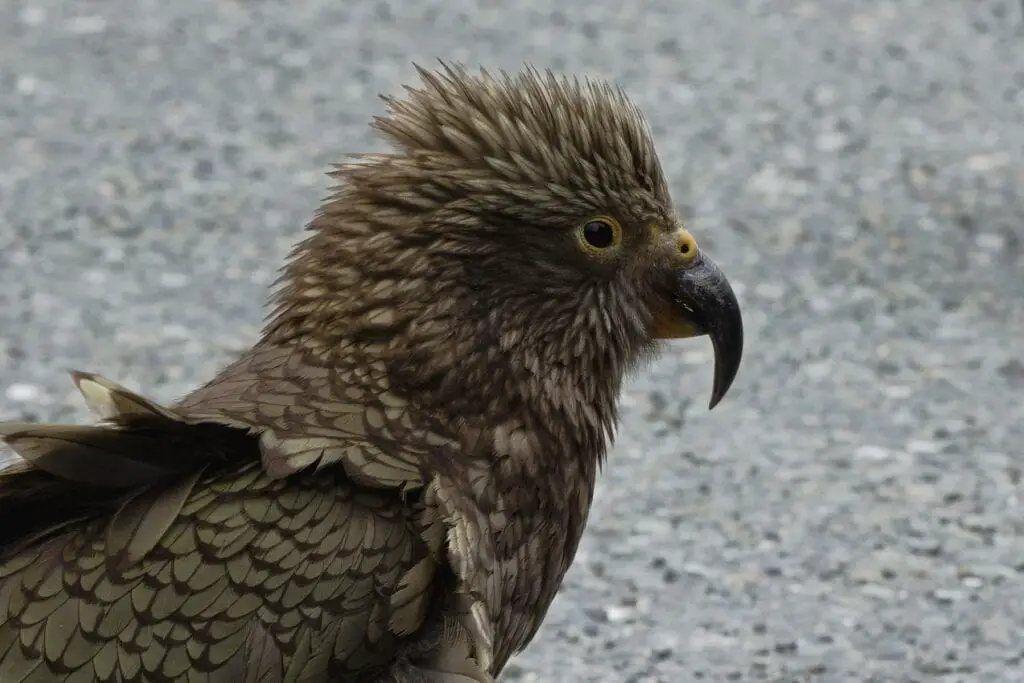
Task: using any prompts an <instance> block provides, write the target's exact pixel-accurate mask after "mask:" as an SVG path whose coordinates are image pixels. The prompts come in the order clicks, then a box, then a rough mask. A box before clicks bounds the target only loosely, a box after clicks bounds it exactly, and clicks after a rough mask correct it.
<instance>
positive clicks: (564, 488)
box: [0, 62, 743, 683]
mask: <svg viewBox="0 0 1024 683" xmlns="http://www.w3.org/2000/svg"><path fill="white" fill-rule="evenodd" d="M417 70H418V72H419V75H420V79H421V80H420V83H419V84H418V85H417V86H415V87H410V88H407V92H406V93H405V94H404V95H403V96H401V97H385V98H384V100H385V103H386V113H385V114H384V115H382V116H380V117H378V118H376V119H374V123H373V124H372V125H373V128H374V129H375V130H376V131H377V132H378V133H379V134H381V135H382V137H383V138H384V139H385V140H386V141H387V142H388V143H390V147H389V149H388V151H387V153H370V154H362V155H356V156H354V157H352V158H351V159H350V160H348V161H347V162H345V163H342V164H340V165H338V166H335V167H332V170H331V174H330V175H331V176H332V177H333V178H334V179H335V180H336V181H337V186H336V187H334V188H332V190H331V193H332V194H330V196H329V197H328V198H327V199H326V200H325V201H324V203H323V204H322V206H321V207H320V208H319V210H318V212H317V213H316V214H315V216H314V217H313V219H312V220H311V222H310V223H309V225H308V231H307V233H306V235H305V238H304V239H303V240H302V241H301V242H300V243H299V244H298V245H297V246H296V247H295V249H294V251H293V252H292V253H291V255H290V256H289V258H288V261H287V263H286V264H285V266H284V268H283V270H282V274H281V277H280V279H279V280H278V282H277V283H276V285H275V287H274V291H273V294H272V298H271V310H270V313H269V315H268V316H267V319H266V322H265V326H264V328H263V330H262V332H261V334H260V336H259V338H258V340H257V341H256V343H255V344H254V345H253V346H252V348H250V349H249V350H247V351H245V352H244V353H242V354H240V356H239V357H238V358H237V359H236V360H234V362H231V363H230V364H228V365H227V366H226V367H225V368H224V369H223V370H222V371H221V372H220V373H219V374H217V375H216V376H215V377H214V378H213V379H212V380H210V381H209V382H207V383H206V384H204V385H202V386H200V387H199V388H198V389H196V390H195V391H193V392H192V393H190V394H188V395H187V396H185V397H184V398H182V399H181V400H179V401H177V402H175V403H173V404H166V405H162V404H160V403H158V402H155V401H153V400H150V399H148V398H145V397H143V396H141V395H138V394H136V393H134V392H133V391H130V390H128V389H127V388H125V387H122V386H119V385H117V384H115V383H114V382H112V381H110V380H108V379H105V378H104V377H101V376H99V375H95V374H91V373H86V372H74V373H72V378H73V381H74V383H75V385H76V386H77V388H78V389H79V391H80V392H81V394H82V397H83V398H84V401H85V403H86V404H87V405H88V407H89V408H90V410H91V411H92V412H93V413H95V415H96V417H97V420H96V422H95V424H91V425H62V424H37V423H31V422H20V423H0V436H2V438H3V439H4V441H6V443H7V444H8V445H9V446H10V447H11V448H12V449H13V450H14V451H15V452H16V453H17V454H19V455H20V456H21V457H20V458H19V459H17V460H16V461H15V464H14V465H12V466H10V467H8V468H7V469H6V470H4V471H3V473H2V475H0V681H2V683H29V682H32V683H45V682H48V681H63V682H65V683H93V682H99V681H117V682H119V683H129V682H131V683H135V682H140V683H141V682H147V683H179V682H180V683H186V682H187V683H200V682H202V683H284V682H286V681H288V682H292V681H295V682H299V681H302V682H305V683H427V682H431V683H485V682H492V681H495V680H496V678H497V677H498V676H499V674H500V673H501V671H502V670H503V668H504V667H505V666H506V664H507V662H508V660H509V658H510V657H511V656H512V655H513V654H515V653H517V652H519V651H521V650H522V649H523V648H524V647H525V646H526V645H527V644H528V643H529V642H530V641H531V639H532V638H533V637H534V636H535V634H536V633H537V630H538V628H539V626H540V625H541V622H542V621H543V619H544V616H545V614H546V612H547V610H548V608H549V606H550V605H551V602H552V599H553V598H554V597H555V594H556V593H557V592H558V589H559V586H560V584H561V582H562V580H563V577H564V576H565V574H566V571H567V570H568V569H569V566H570V564H571V563H572V561H573V557H574V555H575V553H576V550H577V546H578V544H579V542H580V537H581V535H582V534H583V530H584V526H585V525H586V522H587V516H588V513H589V510H590V506H591V502H592V499H593V495H594V487H595V480H596V477H597V475H598V471H599V470H600V468H601V466H602V464H603V462H604V460H605V458H606V455H607V453H608V451H609V448H610V444H611V442H612V438H613V434H614V430H615V427H616V423H617V403H618V396H619V393H620V389H621V387H622V385H623V382H624V379H625V378H626V377H628V375H629V373H630V372H631V371H632V370H634V369H636V368H638V367H639V366H640V365H641V364H643V363H644V362H646V361H649V360H650V359H652V358H653V357H654V356H655V355H656V353H657V352H658V351H659V349H661V348H662V346H664V345H665V343H666V341H665V340H669V339H680V338H686V337H696V336H702V335H707V336H708V337H710V341H711V343H712V346H713V349H714V351H715V361H714V371H713V382H712V395H711V406H712V407H714V405H715V404H716V403H717V402H718V401H720V400H721V399H722V397H723V395H725V393H726V391H727V390H728V389H729V387H730V385H731V383H732V381H733V379H734V377H735V375H736V373H737V369H738V367H739V363H740V357H741V354H742V344H743V341H742V321H741V315H740V310H739V305H738V303H737V300H736V297H735V295H734V293H733V290H732V288H731V287H730V285H729V283H728V281H727V279H726V278H725V276H724V275H723V273H722V271H721V270H720V269H719V268H718V267H717V266H716V265H715V264H714V263H713V262H712V260H711V259H710V258H709V257H708V256H707V254H705V253H704V251H702V250H701V249H700V248H698V246H697V242H696V241H695V239H694V237H693V235H692V234H691V233H690V232H688V231H687V229H686V228H684V226H683V224H682V221H681V219H680V217H679V215H678V213H677V212H676V211H675V209H674V208H673V203H672V200H671V198H670V195H669V190H668V185H667V181H666V177H665V174H664V172H663V169H662V166H661V164H660V162H659V160H658V156H657V154H656V153H655V146H654V144H653V142H652V135H651V132H650V129H649V126H648V124H647V123H646V122H645V119H644V116H643V115H642V114H641V112H640V111H639V109H638V108H637V107H636V106H635V105H634V104H632V103H631V101H630V100H629V99H628V98H627V96H626V95H625V94H624V93H623V91H622V90H621V89H619V88H617V87H614V86H612V85H609V84H607V83H603V82H599V81H594V80H582V81H581V80H580V79H569V78H567V77H563V76H558V75H554V74H552V73H551V72H549V71H545V72H541V71H539V70H537V69H534V68H532V67H524V69H523V70H522V71H521V72H519V73H513V74H508V73H505V72H501V73H498V74H492V73H488V72H487V71H484V70H480V71H470V70H467V69H466V68H465V67H462V66H458V65H449V64H446V63H443V62H442V63H441V64H440V66H438V67H437V68H436V69H434V70H429V69H425V68H422V67H417ZM679 381H681V382H686V383H689V382H692V381H693V378H691V377H689V376H681V377H680V378H679Z"/></svg>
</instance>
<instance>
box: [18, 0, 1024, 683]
mask: <svg viewBox="0 0 1024 683" xmlns="http://www.w3.org/2000/svg"><path fill="white" fill-rule="evenodd" d="M552 6H553V7H555V9H548V7H552ZM435 57H443V58H446V59H451V60H457V61H463V62H465V63H467V64H470V65H478V64H482V65H485V66H487V67H490V68H496V67H505V68H509V69H517V68H518V67H519V66H520V65H521V64H522V62H524V61H530V62H533V63H534V64H536V65H537V66H540V67H554V68H556V69H558V70H560V71H566V72H570V73H573V74H588V75H592V76H599V77H607V78H611V79H613V80H615V81H616V82H618V83H620V84H622V85H623V86H624V87H625V88H626V89H627V91H628V92H629V93H630V94H631V95H632V97H633V98H634V99H635V100H636V101H637V102H638V103H639V104H640V105H641V106H642V107H643V109H644V110H645V111H646V112H647V114H648V116H649V118H650V120H651V122H652V124H653V127H654V129H655V132H656V135H657V138H658V143H659V146H660V153H661V158H662V160H663V162H664V164H665V166H666V169H667V171H668V173H669V174H670V176H671V178H672V181H673V185H674V191H675V195H676V197H677V201H678V203H679V205H680V208H681V210H682V211H683V212H684V215H686V216H687V217H688V219H689V224H690V227H691V229H692V230H693V232H694V233H695V234H696V235H697V236H698V239H699V240H700V241H701V243H702V245H703V246H704V247H706V248H707V249H708V250H709V251H710V252H711V253H712V254H713V256H714V257H715V258H716V260H718V261H719V263H720V264H721V265H722V266H723V267H724V268H725V269H726V271H727V272H728V273H729V275H730V277H731V278H732V280H733V282H734V283H736V285H737V286H738V287H739V295H740V298H741V300H742V303H743V305H744V307H745V315H746V323H747V330H748V333H747V334H748V336H747V338H748V342H747V349H748V350H747V355H746V358H745V360H744V365H743V368H742V370H741V373H740V377H739V380H738V385H737V386H736V387H735V389H734V390H733V392H732V393H731V394H730V395H729V397H728V398H727V399H726V401H725V402H724V403H723V404H722V405H721V406H720V407H719V408H718V409H716V410H715V411H714V412H713V413H709V412H707V410H706V401H707V397H708V390H709V386H710V377H711V368H710V366H709V363H710V360H711V354H710V347H709V344H708V343H707V342H706V341H705V340H693V341H689V342H682V343H678V344H676V345H674V346H673V347H672V348H671V350H670V352H669V353H667V354H666V355H665V357H664V358H663V359H662V360H661V361H660V362H658V363H657V364H656V365H654V366H653V367H651V368H649V369H648V370H647V371H645V372H643V373H642V374H641V375H639V376H637V377H636V378H635V379H634V380H633V381H632V382H631V383H630V385H629V388H628V390H627V392H626V393H625V395H624V397H623V401H624V404H625V408H624V411H623V423H622V429H621V432H620V436H619V440H618V444H617V447H616V449H615V453H614V457H613V458H612V459H611V462H610V465H609V467H608V468H607V469H606V472H605V477H604V479H603V482H602V485H601V489H600V492H599V496H598V499H597V502H596V509H595V513H594V516H593V518H592V523H591V524H590V526H589V528H588V532H587V535H586V539H585V541H584V543H583V546H582V549H581V551H580V554H579V556H578V560H577V562H576V565H575V566H574V568H573V570H572V572H571V574H570V575H569V577H568V580H567V583H566V585H565V587H564V590H563V592H562V594H561V596H560V598H559V599H558V601H557V602H556V604H555V606H554V607H553V608H552V611H551V613H550V618H549V619H548V621H547V623H546V625H545V626H544V628H543V630H542V631H541V633H540V635H539V637H538V638H537V640H536V641H535V643H534V645H533V646H532V647H530V649H529V650H528V651H527V652H526V653H525V654H524V655H522V656H520V657H519V658H518V659H517V660H515V663H514V664H513V665H512V667H511V669H510V671H509V674H508V676H507V677H506V680H508V681H545V682H547V681H566V682H568V683H579V682H583V681H602V682H608V683H616V682H636V683H640V682H654V681H664V682H673V683H675V682H681V681H780V682H796V681H829V682H840V681H842V682H847V681H850V682H854V681H857V682H859V681H871V682H879V683H881V682H886V683H890V682H896V681H899V682H903V681H943V682H950V683H951V682H953V681H971V682H975V681H977V682H981V681H1020V680H1022V679H1024V673H1022V669H1021V659H1022V657H1024V636H1022V628H1021V626H1022V624H1024V514H1022V512H1024V509H1022V508H1024V502H1022V494H1024V487H1022V484H1021V483H1020V477H1021V461H1022V459H1024V446H1022V440H1024V398H1022V396H1024V256H1022V249H1024V246H1022V242H1024V192H1022V187H1024V22H1022V19H1021V8H1020V7H1019V6H1018V5H1017V4H1015V3H1011V2H1008V1H1007V2H1003V1H999V0H977V1H970V2H968V1H965V0H916V1H915V0H893V1H891V2H882V1H879V0H828V1H827V2H819V1H817V0H807V1H804V2H798V1H796V0H792V1H785V0H762V1H760V2H757V1H753V0H751V1H741V0H660V1H651V2H627V3H620V2H612V1H611V0H598V1H594V2H587V1H585V0H572V1H566V2H562V3H559V4H556V5H551V6H549V5H546V4H545V3H543V2H540V1H539V0H524V1H522V2H505V3H501V2H498V1H497V0H476V1H474V0H429V1H425V2H414V1H413V0H394V1H391V2H387V1H385V0H347V1H344V0H337V1H333V2H331V1H328V0H297V1H293V2H287V3H286V2H275V1H270V0H247V1H232V0H206V1H203V0H176V1H175V2H164V1H162V0H90V1H89V2H80V1H79V2H75V1H74V0H4V2H3V3H0V418H3V419H15V418H16V419H26V418H31V419H37V418H42V419H57V418H59V419H74V420H84V419H86V417H87V416H86V414H85V412H84V411H83V410H82V408H81V403H80V402H79V401H78V399H77V397H76V396H75V395H74V394H73V393H72V386H71V383H70V381H69V379H68V377H67V375H66V374H65V370H66V369H68V368H80V369H86V370H92V371H96V372H100V373H102V374H104V375H107V376H109V377H111V378H113V379H115V380H116V381H119V382H122V383H124V384H126V385H128V386H130V387H133V388H136V389H143V390H144V391H145V392H147V393H148V394H149V395H152V396H155V397H157V398H160V399H173V398H176V397H178V396H180V395H182V394H184V393H186V392H187V391H188V390H189V389H190V388H191V387H193V386H194V385H196V384H197V383H198V382H200V381H202V380H204V379H207V378H209V377H210V376H211V375H212V373H214V371H215V370H216V369H217V368H218V367H219V366H220V365H221V364H223V363H225V362H226V361H227V360H229V359H230V358H231V357H232V355H233V354H234V353H236V352H237V351H239V350H241V349H242V348H244V347H245V346H246V345H247V344H249V343H250V342H251V341H252V340H253V339H254V337H255V335H256V334H257V331H258V327H259V324H260V321H261V317H262V313H263V309H262V303H263V300H264V296H265V288H266V286H267V285H268V284H269V282H270V281H271V279H272V278H273V277H274V274H275V270H276V268H277V267H278V265H279V264H280V262H281V259H282V258H283V256H284V254H285V252H286V251H287V249H288V248H289V246H290V245H291V243H292V242H293V241H295V240H296V239H297V238H298V236H299V235H300V233H301V228H302V227H303V225H304V223H305V222H306V221H307V220H308V218H309V217H310V215H311V213H312V211H313V210H314V208H315V207H316V205H317V202H318V200H319V199H320V198H321V197H322V196H323V195H324V194H325V188H326V187H327V184H328V182H327V178H326V177H325V176H324V175H323V171H324V170H325V169H326V167H327V165H328V164H329V163H330V162H332V161H337V160H340V158H341V156H342V155H343V154H344V153H346V152H352V151H366V150H373V149H379V143H378V142H377V141H376V140H374V139H372V138H371V137H370V136H369V131H368V128H367V126H366V124H367V121H368V119H369V117H370V116H371V115H373V114H377V113H379V112H380V111H381V105H380V103H379V101H378V100H377V99H376V94H377V93H378V92H395V91H396V90H398V88H399V86H400V84H402V83H405V82H410V81H411V80H413V78H414V73H413V69H412V67H411V61H413V60H416V61H420V62H422V63H424V64H426V65H428V66H429V65H431V64H432V63H433V59H434V58H435Z"/></svg>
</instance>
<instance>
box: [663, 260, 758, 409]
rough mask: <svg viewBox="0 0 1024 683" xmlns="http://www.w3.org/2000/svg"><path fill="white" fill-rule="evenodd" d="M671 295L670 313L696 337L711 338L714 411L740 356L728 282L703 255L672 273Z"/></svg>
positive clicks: (738, 320)
mask: <svg viewBox="0 0 1024 683" xmlns="http://www.w3.org/2000/svg"><path fill="white" fill-rule="evenodd" d="M674 279H675V282H674V288H673V292H672V296H673V303H674V304H675V305H674V309H675V310H674V313H675V314H676V315H678V316H679V317H682V318H684V319H685V320H686V321H687V322H689V323H690V324H692V325H693V326H694V327H695V328H696V330H695V331H696V333H697V335H703V334H706V335H708V336H709V337H711V344H712V346H713V347H714V349H715V378H714V383H713V385H712V389H711V403H710V405H709V406H708V409H709V410H710V409H712V408H714V407H715V406H716V405H718V402H719V401H721V400H722V398H723V397H724V396H725V394H726V392H728V391H729V387H730V386H732V382H733V380H734V379H736V373H737V372H738V371H739V369H740V360H741V359H742V357H743V317H742V315H741V314H740V304H739V302H738V301H737V300H736V295H735V294H734V293H733V291H732V286H731V285H730V284H729V280H728V279H727V278H726V277H725V274H724V273H723V272H722V271H721V269H720V268H719V267H718V266H717V265H715V262H714V261H712V260H711V259H709V258H708V257H707V256H706V255H705V254H704V253H703V252H701V253H700V254H698V256H697V258H696V259H695V260H694V261H693V262H692V263H691V264H690V265H687V266H685V267H682V268H680V269H679V270H677V271H676V273H675V278H674Z"/></svg>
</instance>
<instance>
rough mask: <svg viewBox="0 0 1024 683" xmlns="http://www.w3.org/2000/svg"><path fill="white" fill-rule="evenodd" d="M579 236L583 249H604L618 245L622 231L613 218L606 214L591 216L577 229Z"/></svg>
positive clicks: (593, 250)
mask: <svg viewBox="0 0 1024 683" xmlns="http://www.w3.org/2000/svg"><path fill="white" fill-rule="evenodd" d="M579 238H580V239H581V241H582V246H583V248H584V249H586V250H587V251H590V252H596V251H604V250H605V249H608V248H610V247H614V246H616V245H618V243H619V241H620V240H621V239H622V231H621V230H620V228H619V224H618V223H616V222H615V220H614V219H612V218H608V217H607V216H599V217H597V218H591V219H590V220H588V221H587V222H586V223H584V224H583V226H582V227H581V228H580V231H579Z"/></svg>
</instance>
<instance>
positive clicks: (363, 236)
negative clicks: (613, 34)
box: [265, 65, 743, 426]
mask: <svg viewBox="0 0 1024 683" xmlns="http://www.w3.org/2000/svg"><path fill="white" fill-rule="evenodd" d="M419 74H420V76H421V78H422V83H421V85H420V86H419V87H415V88H407V93H406V95H405V96H404V97H402V98H397V97H386V98H384V99H385V102H386V104H387V113H386V114H385V115H384V116H381V117H379V118H377V119H375V122H374V123H373V127H374V128H375V129H376V131H377V132H378V133H380V134H381V135H382V136H383V137H384V138H385V139H386V140H387V141H388V142H389V143H391V146H392V150H391V151H390V152H388V153H382V154H362V155H358V156H356V157H355V158H354V160H353V161H352V162H351V163H347V164H344V165H340V166H338V167H337V168H336V170H335V171H334V172H333V174H332V175H333V176H334V177H335V178H336V179H338V180H339V181H341V183H340V186H339V187H338V188H336V191H335V193H334V194H333V195H332V196H331V197H330V198H329V199H328V200H327V201H326V202H325V203H324V204H323V206H322V207H321V209H320V211H319V212H318V214H317V215H316V217H315V218H314V220H313V221H312V223H311V224H310V226H309V228H310V231H311V234H310V236H309V237H308V238H307V239H306V240H305V241H303V242H302V243H301V244H300V245H299V246H298V247H297V248H296V250H295V252H294V253H293V256H292V258H291V260H290V262H289V264H288V265H287V266H286V269H285V272H284V275H283V277H282V285H283V286H282V287H281V288H280V289H279V291H278V292H277V294H276V295H275V303H276V308H275V312H274V313H273V315H272V317H271V319H270V322H269V323H268V326H267V328H266V332H265V335H266V340H268V341H269V342H271V343H294V342H299V343H302V344H304V345H306V346H307V347H309V348H315V349H318V350H319V351H321V352H323V353H344V354H365V355H367V356H368V357H369V358H371V359H373V360H375V361H376V360H380V361H381V362H384V363H385V364H386V365H387V367H388V368H389V372H390V375H391V384H392V386H396V387H401V388H404V389H405V390H406V393H408V394H414V395H417V396H426V395H430V396H433V397H434V398H435V399H437V400H441V399H440V397H444V401H446V402H447V403H448V404H452V403H457V402H461V404H462V405H463V408H464V409H467V410H468V409H472V408H473V407H474V406H476V407H478V409H479V410H480V411H485V410H491V411H493V410H495V409H496V408H499V406H496V405H494V402H495V401H500V402H502V405H503V406H504V408H505V409H507V410H514V409H516V406H522V405H524V404H526V403H528V402H530V401H537V400H540V401H546V402H548V403H552V404H557V403H560V404H561V405H562V407H565V408H567V409H573V410H581V411H596V413H599V415H598V416H597V417H596V418H595V420H596V421H597V422H602V423H607V422H608V420H609V419H611V418H610V416H611V415H613V414H614V403H615V401H616V399H617V394H618V390H619V388H620V385H621V381H622V379H623V376H624V374H625V373H626V372H627V371H628V370H629V369H631V368H632V367H635V366H636V365H637V363H638V362H640V361H641V360H643V359H646V358H649V357H650V356H651V355H652V352H654V351H656V350H657V349H658V348H659V346H661V342H663V341H664V340H668V339H675V338H685V337H694V336H700V335H707V336H709V337H710V338H711V342H712V344H713V346H714V350H715V356H716V358H715V370H714V384H713V390H712V397H711V406H712V407H714V405H715V404H716V403H718V401H720V400H721V399H722V397H723V396H724V395H725V393H726V391H727V390H728V389H729V386H730V384H731V383H732V381H733V379H734V377H735V375H736V372H737V369H738V367H739V363H740V357H741V354H742V345H743V330H742V321H741V316H740V311H739V306H738V304H737V301H736V297H735V296H734V294H733V291H732V289H731V287H730V285H729V283H728V281H727V280H726V278H725V276H724V275H723V274H722V272H721V271H720V270H719V268H718V267H717V266H716V265H715V264H714V263H713V262H712V261H711V259H710V258H709V257H708V256H707V255H706V254H705V253H704V252H703V251H702V250H701V248H700V247H699V246H698V243H697V240H696V238H695V237H694V235H693V234H691V233H690V232H689V231H688V230H687V229H686V228H685V227H684V226H683V224H682V222H681V220H680V218H679V216H678V215H677V213H676V212H675V210H674V208H673V205H672V201H671V198H670V196H669V191H668V188H667V183H666V180H665V177H664V174H663V171H662V167H661V164H660V162H659V160H658V156H657V154H656V152H655V147H654V143H653V141H652V138H651V134H650V131H649V129H648V126H647V124H646V123H645V120H644V117H643V116H642V114H641V112H640V111H639V110H638V109H637V108H636V107H635V106H634V105H633V104H632V103H631V102H630V101H629V100H628V99H627V97H626V96H625V95H624V94H623V92H622V91H621V90H618V89H616V88H613V87H611V86H609V85H606V84H602V83H595V82H590V81H585V82H582V83H581V82H579V81H575V80H574V81H570V80H566V79H562V78H558V77H556V76H554V75H552V74H551V73H546V74H541V73H539V72H537V71H535V70H532V69H527V70H524V71H523V72H521V73H519V74H516V75H507V74H500V75H498V76H492V75H490V74H488V73H486V72H483V71H481V72H479V73H470V72H468V71H466V70H464V69H462V68H457V67H450V66H446V65H442V68H440V69H439V70H438V71H428V70H425V69H419ZM496 397H500V398H496ZM570 404H571V405H570ZM605 426H607V424H605Z"/></svg>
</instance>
